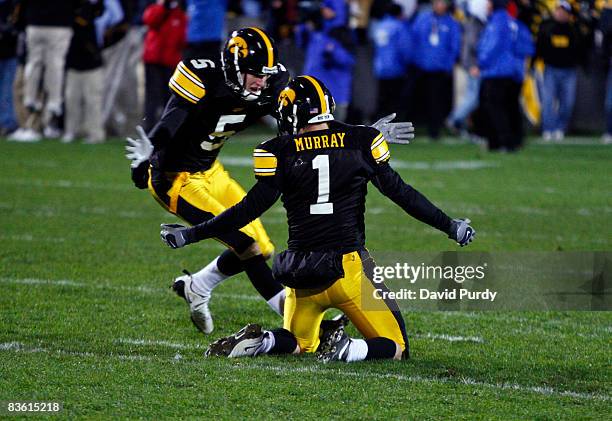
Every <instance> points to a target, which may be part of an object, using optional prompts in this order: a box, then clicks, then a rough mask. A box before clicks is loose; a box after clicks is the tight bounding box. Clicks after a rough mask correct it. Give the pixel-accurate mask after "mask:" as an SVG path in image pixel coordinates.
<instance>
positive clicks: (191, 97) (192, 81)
mask: <svg viewBox="0 0 612 421" xmlns="http://www.w3.org/2000/svg"><path fill="white" fill-rule="evenodd" d="M168 86H170V88H171V89H172V90H173V91H174V92H176V93H177V94H179V95H180V96H181V97H183V98H185V99H186V100H187V101H189V102H191V103H193V104H196V103H198V101H200V99H202V98H203V97H204V95H206V89H204V83H202V80H201V79H200V78H199V77H198V76H197V75H196V74H195V73H193V72H192V71H191V70H189V69H188V68H187V66H185V65H184V64H183V62H180V63H179V64H178V66H176V70H175V71H174V74H173V75H172V77H171V78H170V82H169V83H168Z"/></svg>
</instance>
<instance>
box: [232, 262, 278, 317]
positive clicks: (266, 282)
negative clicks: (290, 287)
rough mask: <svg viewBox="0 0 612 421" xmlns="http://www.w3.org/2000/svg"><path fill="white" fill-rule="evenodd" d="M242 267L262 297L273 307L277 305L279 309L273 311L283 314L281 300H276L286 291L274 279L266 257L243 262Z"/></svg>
mask: <svg viewBox="0 0 612 421" xmlns="http://www.w3.org/2000/svg"><path fill="white" fill-rule="evenodd" d="M242 266H243V267H244V271H245V272H246V274H247V276H248V277H249V280H250V281H251V283H252V284H253V286H254V287H255V289H256V290H257V292H258V293H259V295H261V296H262V297H263V298H264V300H266V302H268V304H270V306H271V307H272V306H273V304H274V305H277V308H275V307H272V309H273V310H274V311H276V312H277V313H278V314H282V309H281V308H280V306H279V305H280V301H281V300H278V299H275V298H277V297H276V296H278V294H279V293H280V292H282V291H284V288H283V286H282V285H281V284H280V283H278V282H276V281H275V280H274V278H273V277H272V271H271V270H270V268H269V267H268V265H267V264H266V260H265V259H264V257H263V256H262V255H261V254H260V255H257V256H255V257H251V258H250V259H247V260H243V261H242Z"/></svg>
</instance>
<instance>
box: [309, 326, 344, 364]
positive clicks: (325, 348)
mask: <svg viewBox="0 0 612 421" xmlns="http://www.w3.org/2000/svg"><path fill="white" fill-rule="evenodd" d="M350 344H351V339H350V338H349V337H348V335H347V334H346V332H345V331H344V326H340V327H338V328H337V329H335V330H328V331H326V332H325V334H324V335H323V336H322V337H321V343H320V344H319V348H318V349H317V352H316V356H317V360H319V361H320V362H322V363H328V362H330V361H346V357H347V355H348V349H349V346H350Z"/></svg>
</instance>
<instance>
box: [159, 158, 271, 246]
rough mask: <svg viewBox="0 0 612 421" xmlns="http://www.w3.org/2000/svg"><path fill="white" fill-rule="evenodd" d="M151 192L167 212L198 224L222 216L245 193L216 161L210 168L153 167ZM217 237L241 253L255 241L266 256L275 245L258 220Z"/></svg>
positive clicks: (192, 223)
mask: <svg viewBox="0 0 612 421" xmlns="http://www.w3.org/2000/svg"><path fill="white" fill-rule="evenodd" d="M149 191H150V192H151V194H152V195H153V197H154V198H155V199H156V200H157V201H158V202H159V203H160V204H161V205H162V207H164V209H166V210H167V211H168V212H170V213H173V214H175V215H177V216H179V217H180V218H181V219H183V220H185V221H186V222H188V223H189V224H191V225H196V224H199V223H202V222H204V221H207V220H209V219H211V218H213V217H214V216H216V215H219V214H220V213H222V212H223V211H224V210H226V209H228V208H230V207H232V206H233V205H235V204H236V203H238V202H240V201H241V200H242V199H243V198H244V196H246V192H245V191H244V189H243V188H242V187H241V186H240V185H239V184H238V183H237V182H236V181H235V180H234V179H233V178H231V177H230V175H229V173H228V172H227V171H225V169H224V168H223V165H221V163H220V162H219V161H218V160H217V161H215V163H214V164H213V165H212V167H211V168H210V169H208V170H207V171H201V172H196V173H189V172H163V173H162V172H154V171H152V170H150V177H149ZM216 240H218V241H220V242H222V243H223V244H225V245H226V246H228V247H230V248H232V249H234V251H236V252H238V253H242V252H243V251H244V249H245V247H247V246H248V245H250V244H251V243H252V240H255V241H256V242H257V243H258V244H259V248H260V250H261V252H262V254H263V255H264V256H266V257H268V256H270V255H271V254H272V253H273V252H274V245H273V244H272V241H270V237H268V234H267V233H266V230H265V229H264V227H263V225H262V223H261V221H260V220H259V219H256V220H254V221H252V222H251V223H249V224H248V225H246V226H245V227H243V228H241V229H240V232H233V233H228V234H227V235H223V236H221V237H220V238H216Z"/></svg>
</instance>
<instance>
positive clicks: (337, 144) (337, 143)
mask: <svg viewBox="0 0 612 421" xmlns="http://www.w3.org/2000/svg"><path fill="white" fill-rule="evenodd" d="M345 135H346V133H345V132H336V133H331V134H330V135H326V134H324V135H321V136H303V137H298V138H294V139H293V141H294V142H295V150H296V152H301V151H305V150H313V149H329V148H344V136H345Z"/></svg>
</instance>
